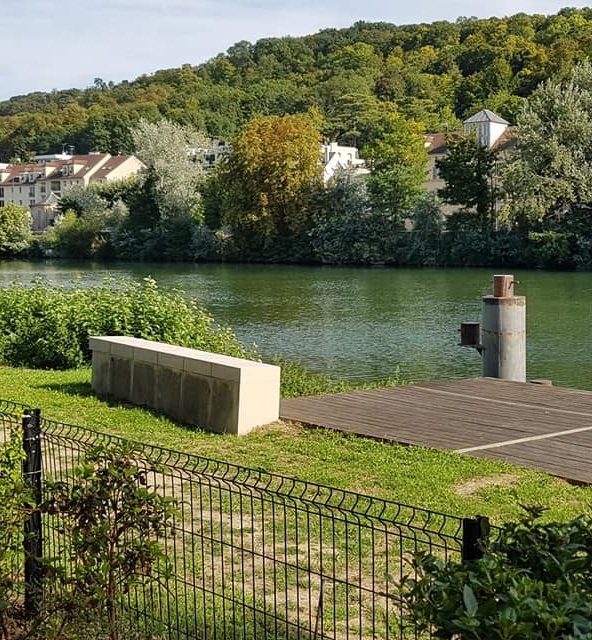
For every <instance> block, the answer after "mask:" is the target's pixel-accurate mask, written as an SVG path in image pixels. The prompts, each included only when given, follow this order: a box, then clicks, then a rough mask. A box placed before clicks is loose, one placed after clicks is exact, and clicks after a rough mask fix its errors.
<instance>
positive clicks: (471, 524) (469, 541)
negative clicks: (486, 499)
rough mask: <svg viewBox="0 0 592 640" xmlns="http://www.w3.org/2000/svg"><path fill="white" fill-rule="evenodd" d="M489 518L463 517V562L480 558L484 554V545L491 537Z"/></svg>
mask: <svg viewBox="0 0 592 640" xmlns="http://www.w3.org/2000/svg"><path fill="white" fill-rule="evenodd" d="M489 531H490V525H489V518H487V517H485V516H475V517H474V518H463V528H462V534H463V540H462V559H463V562H468V561H470V560H479V559H480V558H482V557H483V555H484V545H485V542H486V540H487V538H488V537H489Z"/></svg>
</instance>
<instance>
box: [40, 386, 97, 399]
mask: <svg viewBox="0 0 592 640" xmlns="http://www.w3.org/2000/svg"><path fill="white" fill-rule="evenodd" d="M37 388H38V389H46V390H47V391H57V392H58V393H64V394H66V395H68V396H80V397H82V398H89V397H90V396H94V393H93V390H92V386H91V383H90V382H52V383H50V384H40V385H37Z"/></svg>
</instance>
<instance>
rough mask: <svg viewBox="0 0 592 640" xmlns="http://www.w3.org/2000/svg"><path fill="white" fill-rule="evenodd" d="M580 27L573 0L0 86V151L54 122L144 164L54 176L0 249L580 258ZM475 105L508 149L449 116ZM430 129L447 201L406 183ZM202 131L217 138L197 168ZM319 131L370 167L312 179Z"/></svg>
mask: <svg viewBox="0 0 592 640" xmlns="http://www.w3.org/2000/svg"><path fill="white" fill-rule="evenodd" d="M591 34H592V10H591V9H589V8H585V9H579V10H576V9H565V10H562V11H561V12H559V14H557V15H556V16H549V17H543V16H527V15H525V14H518V15H516V16H512V17H510V18H503V19H501V18H491V19H488V20H477V19H472V18H471V19H459V20H458V21H457V22H456V23H447V22H439V23H434V24H431V25H410V26H406V27H396V26H393V25H387V24H366V23H358V24H356V25H354V26H353V27H351V28H349V29H343V30H326V31H322V32H320V33H319V34H316V35H314V36H307V37H304V38H279V39H267V40H261V41H259V42H257V43H256V44H254V45H253V44H250V43H247V42H240V43H237V44H236V45H234V46H233V47H231V48H230V49H229V50H228V52H227V53H226V54H221V55H220V56H217V57H216V58H214V59H213V60H211V61H209V62H207V63H205V64H203V65H200V66H199V67H190V66H186V67H183V68H182V69H180V70H167V71H161V72H157V73H155V74H153V75H152V76H144V77H142V78H139V79H138V80H136V81H134V82H131V83H121V84H119V85H113V84H109V83H105V82H103V81H102V80H100V79H97V81H96V83H95V86H94V87H92V88H89V89H86V90H80V91H78V90H73V91H64V92H56V93H55V94H42V93H40V94H31V95H29V96H21V97H17V98H13V99H11V100H9V101H6V102H4V103H0V157H2V158H4V159H10V158H14V157H17V156H18V157H19V158H21V159H24V158H25V157H26V156H27V153H28V151H30V150H31V149H37V150H40V151H46V152H51V151H56V150H59V149H58V147H60V145H61V143H62V142H64V140H66V139H67V141H68V142H70V143H72V144H75V146H76V148H77V150H78V151H79V152H87V151H89V150H96V149H98V150H101V151H110V152H122V151H124V152H134V153H136V154H137V155H138V157H139V158H140V159H141V160H142V161H143V162H144V163H145V165H146V169H145V171H144V172H143V173H142V174H141V175H140V176H139V177H138V178H136V179H132V180H129V181H126V182H123V183H115V184H114V183H109V184H102V185H98V186H96V187H94V188H91V189H86V190H85V189H78V188H74V189H72V190H71V191H69V192H67V193H66V194H64V195H63V197H62V200H61V204H60V207H61V211H62V217H61V220H60V221H59V223H58V224H57V226H56V227H55V228H53V229H51V230H50V231H49V232H47V233H46V234H45V235H44V236H43V237H41V238H35V239H34V240H33V241H31V240H30V239H29V238H26V237H23V236H22V234H20V232H19V231H18V229H17V230H16V231H14V229H13V231H11V232H10V233H6V232H5V233H4V234H2V232H1V230H0V255H6V254H7V253H10V254H13V255H24V254H25V253H26V252H28V255H42V256H57V257H75V258H95V259H101V260H108V259H123V260H170V261H223V260H228V261H258V262H299V263H322V264H362V265H363V264H391V265H410V266H424V265H425V266H440V265H441V266H489V265H496V266H508V267H510V266H511V267H542V268H546V267H548V268H565V269H589V268H592V235H591V232H590V228H591V227H590V224H589V211H590V210H591V209H592V195H591V193H592V188H591V187H590V185H589V183H590V181H591V178H590V176H591V175H592V165H591V158H592V148H591V146H590V142H589V141H590V140H591V139H592V136H591V135H590V133H591V131H590V122H592V70H591V67H590V63H588V62H586V56H587V55H588V54H589V53H590V49H589V41H590V37H592V36H591ZM58 106H59V109H58ZM482 107H487V108H490V109H493V110H494V111H496V112H498V113H499V114H500V115H502V116H504V117H505V118H507V119H508V120H509V121H510V122H511V123H515V124H516V127H515V129H514V130H513V136H514V137H515V142H516V145H515V147H514V149H513V151H512V152H511V153H510V154H508V155H504V156H502V155H500V154H499V153H497V152H496V151H495V150H493V151H492V150H487V149H484V148H482V147H479V146H478V145H477V144H476V143H475V140H474V139H473V138H466V137H463V136H458V135H455V134H452V133H451V132H454V131H458V130H459V128H460V127H461V121H462V120H463V119H464V118H466V117H467V116H469V115H471V114H472V113H474V112H475V111H476V110H478V109H480V108H482ZM58 114H59V115H58ZM434 130H439V131H443V132H447V133H448V134H449V137H448V141H447V144H448V148H449V151H450V153H449V156H448V157H447V158H445V159H442V160H441V161H440V162H439V167H438V169H439V171H440V174H441V176H442V177H443V178H445V180H446V186H445V188H444V189H442V190H441V192H440V194H439V198H440V201H441V202H444V203H448V204H450V205H453V206H454V207H455V208H456V209H457V211H456V213H454V214H453V215H451V216H444V215H443V211H442V209H441V207H440V204H439V201H438V200H435V199H433V198H430V197H428V196H426V194H425V193H423V182H424V180H425V179H426V166H427V165H426V159H427V158H426V148H425V144H424V138H423V134H424V133H425V132H428V131H434ZM211 138H218V139H220V138H222V139H225V140H229V141H231V142H232V143H233V148H232V152H231V153H230V155H229V157H228V158H227V159H226V161H222V162H220V163H219V164H218V165H217V166H216V168H215V169H214V170H213V171H209V172H205V171H204V170H203V168H202V164H201V162H200V158H201V155H203V154H204V153H207V149H208V147H209V140H210V139H211ZM323 139H325V140H332V139H337V140H338V141H339V142H340V143H341V144H353V145H356V146H357V147H358V148H359V149H360V151H361V155H362V157H364V158H365V159H366V161H367V164H368V167H369V169H370V175H369V176H367V177H366V178H365V179H363V180H361V179H360V178H359V177H355V176H354V175H352V174H350V173H348V172H347V171H345V172H341V173H339V172H338V173H337V174H336V175H335V176H334V178H333V179H332V180H331V181H330V182H329V184H327V185H323V180H322V165H321V163H320V162H318V149H319V145H320V143H321V141H322V140H323ZM60 148H61V147H60ZM188 149H190V150H191V153H190V154H188V153H187V150H188ZM13 213H14V212H13ZM23 215H24V214H23ZM11 219H14V215H13V216H12V218H11ZM2 220H3V219H2ZM2 220H0V224H1V225H3V226H8V223H6V225H5V224H4V222H3V221H2ZM19 224H20V223H19ZM13 227H14V224H13ZM16 227H18V224H17V225H16ZM410 228H412V229H413V230H412V231H409V229H410ZM5 236H6V237H8V240H6V239H5Z"/></svg>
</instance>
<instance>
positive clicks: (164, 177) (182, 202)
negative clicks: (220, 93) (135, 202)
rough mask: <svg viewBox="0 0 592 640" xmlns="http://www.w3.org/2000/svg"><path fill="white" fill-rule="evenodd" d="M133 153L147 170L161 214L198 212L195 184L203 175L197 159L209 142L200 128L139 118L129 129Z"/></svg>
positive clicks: (197, 183) (171, 214)
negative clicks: (130, 129)
mask: <svg viewBox="0 0 592 640" xmlns="http://www.w3.org/2000/svg"><path fill="white" fill-rule="evenodd" d="M132 140H133V143H134V148H135V154H136V156H137V157H138V158H139V159H140V160H141V161H142V162H143V163H144V164H145V165H146V168H147V169H146V173H147V174H148V173H150V174H151V177H152V180H153V183H154V188H155V191H156V194H155V195H156V198H157V204H158V208H159V210H160V214H161V216H162V217H164V218H166V217H171V216H173V217H174V216H178V215H183V214H191V215H196V214H197V212H198V211H199V205H200V200H201V198H200V193H199V186H200V183H201V182H202V180H203V178H204V170H203V165H202V163H201V158H202V157H203V154H204V153H205V152H206V151H207V149H208V148H209V147H210V141H209V140H208V138H207V137H206V136H205V135H204V134H203V133H202V132H200V131H198V130H196V129H194V128H192V127H189V126H185V125H181V124H177V123H175V122H171V121H170V120H166V119H162V120H160V121H158V122H148V121H147V120H144V119H142V120H140V121H139V122H138V124H137V125H136V127H135V128H134V129H133V130H132Z"/></svg>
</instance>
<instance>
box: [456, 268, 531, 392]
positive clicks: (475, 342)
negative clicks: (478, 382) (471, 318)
mask: <svg viewBox="0 0 592 640" xmlns="http://www.w3.org/2000/svg"><path fill="white" fill-rule="evenodd" d="M514 284H516V281H515V280H514V276H512V275H495V276H493V295H489V296H484V297H483V306H482V310H481V322H480V323H478V322H463V323H462V324H461V327H460V346H462V347H471V348H473V349H477V351H479V353H480V354H481V356H482V359H483V362H482V364H483V377H484V378H500V379H502V380H513V381H516V382H526V298H525V297H524V296H515V295H514Z"/></svg>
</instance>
